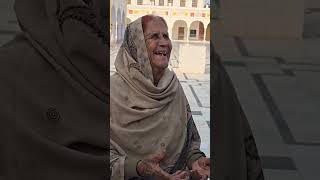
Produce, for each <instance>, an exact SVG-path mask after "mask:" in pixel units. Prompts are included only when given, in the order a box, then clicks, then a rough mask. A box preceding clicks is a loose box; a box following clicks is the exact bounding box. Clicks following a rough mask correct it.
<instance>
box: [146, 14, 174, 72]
mask: <svg viewBox="0 0 320 180" xmlns="http://www.w3.org/2000/svg"><path fill="white" fill-rule="evenodd" d="M144 37H145V41H146V46H147V50H148V54H149V59H150V64H151V67H152V70H153V71H156V72H161V71H163V70H164V69H165V68H167V67H168V64H169V59H170V53H171V49H172V44H171V40H170V38H169V33H168V28H167V26H166V24H165V23H164V22H163V21H162V20H161V19H159V18H155V19H153V20H151V21H149V22H148V23H147V24H146V25H145V29H144Z"/></svg>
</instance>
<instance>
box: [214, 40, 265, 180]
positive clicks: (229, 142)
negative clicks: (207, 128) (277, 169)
mask: <svg viewBox="0 0 320 180" xmlns="http://www.w3.org/2000/svg"><path fill="white" fill-rule="evenodd" d="M212 44H213V43H212ZM210 54H211V56H212V57H211V58H212V60H213V61H212V62H211V64H212V66H213V67H212V70H213V79H211V81H212V87H213V88H212V93H213V94H212V102H213V104H212V107H213V123H210V125H211V129H213V131H211V138H213V156H212V157H213V166H211V168H212V174H213V177H214V179H219V180H220V179H221V180H235V179H236V180H264V175H263V170H262V166H261V160H260V157H259V154H258V150H257V147H256V144H255V140H254V137H253V134H252V131H251V128H250V125H249V123H248V120H247V118H246V116H245V114H244V112H243V110H242V107H241V104H240V103H239V100H238V97H237V94H236V91H235V89H234V87H233V85H232V81H231V79H230V77H229V76H228V74H227V72H226V70H225V68H224V67H223V64H222V60H221V59H220V57H219V55H218V54H217V53H216V52H215V50H214V47H213V46H211V52H210ZM211 142H212V141H211Z"/></svg>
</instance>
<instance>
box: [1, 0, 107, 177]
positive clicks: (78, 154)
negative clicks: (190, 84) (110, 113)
mask: <svg viewBox="0 0 320 180" xmlns="http://www.w3.org/2000/svg"><path fill="white" fill-rule="evenodd" d="M106 3H107V1H102V0H92V1H90V0H27V1H26V0H16V2H15V11H16V14H17V19H18V22H19V25H20V28H21V30H22V33H21V34H19V35H17V37H16V38H15V39H14V40H12V41H11V42H9V43H8V44H6V45H4V46H3V47H1V48H0V60H1V70H0V81H1V89H0V96H1V97H0V99H1V101H0V102H1V108H0V180H29V179H30V180H51V179H52V180H64V179H68V180H73V179H74V180H88V179H93V180H99V179H101V180H102V179H106V177H107V170H108V169H109V165H108V162H109V161H108V159H107V157H108V152H107V149H108V148H109V147H108V145H107V142H108V140H107V138H106V137H107V133H106V132H107V131H106V130H107V128H108V127H107V125H108V124H107V121H106V119H107V110H108V106H107V102H108V101H107V93H106V92H107V88H106V87H107V74H109V69H108V68H107V64H109V62H107V56H108V55H109V53H108V51H107V50H108V47H107V39H108V37H107V35H108V34H109V33H107V32H108V31H107V29H106V28H105V25H106V22H107V21H106V15H107V12H106V8H107V5H106Z"/></svg>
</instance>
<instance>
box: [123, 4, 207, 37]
mask: <svg viewBox="0 0 320 180" xmlns="http://www.w3.org/2000/svg"><path fill="white" fill-rule="evenodd" d="M126 3H127V11H126V14H127V17H126V19H125V23H126V24H128V23H130V22H132V21H134V20H136V19H137V18H139V17H141V16H143V15H146V14H154V15H159V16H162V17H163V18H164V19H165V20H166V21H167V24H168V29H169V34H170V37H171V39H172V40H174V41H203V42H205V41H209V40H210V8H209V6H208V5H205V4H204V2H203V0H127V2H126Z"/></svg>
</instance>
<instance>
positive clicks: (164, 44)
mask: <svg viewBox="0 0 320 180" xmlns="http://www.w3.org/2000/svg"><path fill="white" fill-rule="evenodd" d="M169 43H170V40H168V39H166V38H164V37H162V38H160V41H159V44H160V46H168V45H169Z"/></svg>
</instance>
